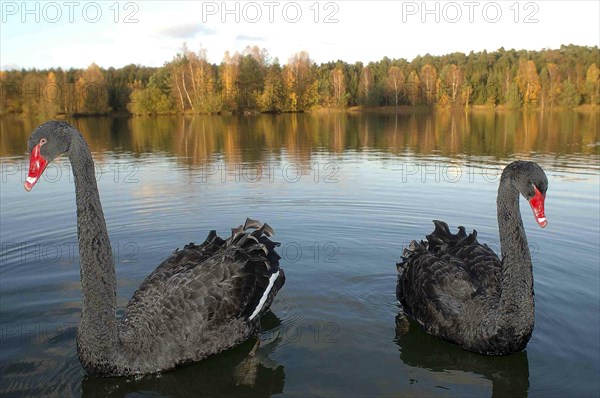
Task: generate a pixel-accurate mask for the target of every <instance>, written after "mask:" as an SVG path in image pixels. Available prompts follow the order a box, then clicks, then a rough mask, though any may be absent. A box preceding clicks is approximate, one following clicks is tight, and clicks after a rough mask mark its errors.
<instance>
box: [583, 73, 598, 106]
mask: <svg viewBox="0 0 600 398" xmlns="http://www.w3.org/2000/svg"><path fill="white" fill-rule="evenodd" d="M599 74H600V73H599V70H598V66H596V63H593V64H591V65H590V67H589V68H588V69H587V72H586V74H585V95H586V97H587V99H588V104H592V105H598V103H600V101H599V99H600V78H599Z"/></svg>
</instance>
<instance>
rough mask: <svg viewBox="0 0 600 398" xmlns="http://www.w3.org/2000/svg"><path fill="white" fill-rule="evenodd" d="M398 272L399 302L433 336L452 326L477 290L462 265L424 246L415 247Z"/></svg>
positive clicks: (455, 259) (450, 257)
mask: <svg viewBox="0 0 600 398" xmlns="http://www.w3.org/2000/svg"><path fill="white" fill-rule="evenodd" d="M405 254H406V253H405ZM398 268H399V270H400V271H401V273H400V276H399V280H398V300H399V301H400V302H401V303H402V305H403V307H404V310H405V311H406V312H407V313H408V314H409V315H411V316H412V317H413V318H415V319H416V320H417V321H418V322H419V323H421V324H422V325H423V326H426V327H427V328H428V329H431V330H430V332H434V333H435V332H436V330H435V329H436V328H440V327H450V326H452V323H453V321H454V320H455V319H456V318H457V317H458V316H459V315H460V314H461V313H462V312H463V310H464V305H465V303H466V302H467V301H468V300H470V298H471V297H472V295H473V294H474V293H475V292H476V290H477V289H476V287H475V286H474V285H473V283H472V281H471V277H470V275H469V272H468V270H467V269H466V266H465V265H464V263H463V262H462V261H460V260H459V259H457V258H455V257H452V256H448V255H442V256H438V255H436V254H434V253H431V252H428V251H427V250H426V249H425V248H424V246H423V245H419V244H417V245H414V249H413V250H412V252H410V253H408V256H407V257H405V258H404V262H402V263H400V264H398ZM432 328H433V329H432Z"/></svg>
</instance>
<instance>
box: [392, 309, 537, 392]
mask: <svg viewBox="0 0 600 398" xmlns="http://www.w3.org/2000/svg"><path fill="white" fill-rule="evenodd" d="M394 342H395V343H396V344H397V345H398V347H400V359H401V360H402V362H403V363H404V364H405V365H407V366H409V367H417V368H422V369H427V370H430V371H432V372H435V373H447V372H450V371H460V372H467V373H474V374H477V375H481V376H483V377H484V378H485V379H487V380H489V381H491V382H492V392H491V395H490V396H491V397H494V398H500V397H527V395H528V390H529V363H528V360H527V352H526V351H521V352H517V353H515V354H511V355H506V356H488V355H481V354H478V353H474V352H470V351H466V350H463V349H461V348H460V347H458V346H455V345H453V344H450V343H448V342H445V341H443V340H440V339H438V338H437V337H435V336H432V335H430V334H427V333H426V332H425V331H424V330H423V328H422V327H420V326H419V324H418V323H416V322H415V321H413V320H410V319H409V318H408V317H406V316H405V315H404V313H402V310H401V313H400V314H398V315H397V316H396V335H395V337H394ZM462 382H464V380H461V383H462Z"/></svg>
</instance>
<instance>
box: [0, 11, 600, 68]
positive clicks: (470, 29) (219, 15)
mask: <svg viewBox="0 0 600 398" xmlns="http://www.w3.org/2000/svg"><path fill="white" fill-rule="evenodd" d="M24 4H25V6H24ZM1 18H2V21H1V22H2V24H1V31H0V66H1V67H2V68H3V69H7V68H15V67H16V68H34V67H35V68H49V67H62V68H70V67H76V68H82V67H86V66H88V65H89V64H91V63H92V62H95V63H96V64H98V65H100V66H102V67H105V68H107V67H110V66H114V67H122V66H124V65H128V64H131V63H134V64H140V65H146V66H161V65H163V64H164V63H165V62H167V61H170V60H171V59H172V58H173V56H174V55H175V54H176V53H177V51H178V50H179V49H180V48H181V46H182V44H183V43H184V42H186V43H187V45H188V47H189V48H190V49H192V50H194V51H197V50H198V49H199V48H200V47H203V48H205V49H206V50H207V54H208V58H209V61H211V62H214V63H220V62H221V60H222V58H223V54H224V53H225V51H226V50H229V51H230V52H235V51H240V52H241V51H243V49H244V48H245V47H246V46H248V45H250V46H254V45H256V46H259V47H261V48H266V49H267V50H268V51H269V54H270V55H271V57H272V58H275V57H278V58H279V60H280V62H281V63H285V62H286V61H287V60H288V59H289V58H290V56H291V55H293V54H294V53H297V52H299V51H302V50H305V51H307V52H308V53H309V55H310V57H311V58H312V59H313V60H314V61H316V62H317V63H321V62H327V61H335V60H338V59H340V60H344V61H347V62H351V63H352V62H356V61H363V62H369V61H377V60H380V59H381V58H383V57H384V56H387V57H389V58H406V59H408V60H411V59H413V58H414V57H415V56H417V55H424V54H426V53H429V54H433V55H443V54H448V53H451V52H456V51H459V52H464V53H468V52H469V51H471V50H475V51H481V50H484V49H487V50H488V51H493V50H496V49H498V48H500V47H504V48H505V49H510V48H515V49H527V50H540V49H542V48H558V47H559V46H560V45H561V44H578V45H587V46H594V45H599V44H600V43H599V41H600V2H599V1H597V0H591V1H519V2H517V1H515V0H511V1H469V0H467V1H427V2H423V1H380V2H376V1H320V2H317V1H315V0H312V1H268V0H267V1H254V2H245V1H229V2H226V3H224V2H222V1H180V2H177V1H169V2H167V1H130V2H127V1H120V2H116V1H96V2H94V1H85V0H84V1H54V2H44V1H32V2H27V3H24V2H22V1H2V2H1Z"/></svg>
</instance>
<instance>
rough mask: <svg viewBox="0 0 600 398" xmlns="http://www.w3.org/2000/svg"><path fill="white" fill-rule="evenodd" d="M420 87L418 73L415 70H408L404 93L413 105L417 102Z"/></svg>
mask: <svg viewBox="0 0 600 398" xmlns="http://www.w3.org/2000/svg"><path fill="white" fill-rule="evenodd" d="M420 87H421V80H420V79H419V75H418V74H417V72H416V71H415V70H412V71H410V73H409V74H408V78H407V79H406V94H407V97H408V100H409V102H410V104H411V105H412V106H415V105H416V104H417V103H418V102H419V98H420V92H421V90H420Z"/></svg>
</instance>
